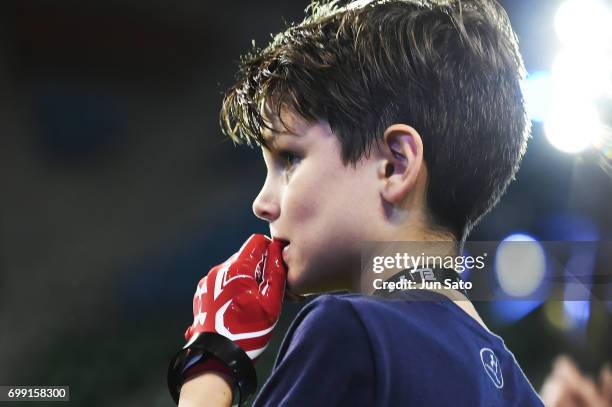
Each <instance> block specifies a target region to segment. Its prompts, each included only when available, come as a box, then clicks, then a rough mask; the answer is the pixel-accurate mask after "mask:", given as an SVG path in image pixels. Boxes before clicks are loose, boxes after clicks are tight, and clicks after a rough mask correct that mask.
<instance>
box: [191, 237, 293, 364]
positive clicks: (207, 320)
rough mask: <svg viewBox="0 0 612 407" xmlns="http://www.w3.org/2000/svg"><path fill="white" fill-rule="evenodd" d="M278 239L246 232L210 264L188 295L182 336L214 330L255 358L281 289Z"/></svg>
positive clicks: (273, 319) (275, 311)
mask: <svg viewBox="0 0 612 407" xmlns="http://www.w3.org/2000/svg"><path fill="white" fill-rule="evenodd" d="M282 249H283V243H282V242H278V241H272V240H270V239H269V238H268V237H266V236H264V235H259V234H255V235H252V236H251V237H250V238H249V239H248V240H247V241H246V242H245V243H244V244H243V245H242V247H241V248H240V250H239V251H238V252H237V253H235V254H234V255H233V256H232V257H230V258H229V259H228V260H226V261H225V262H224V263H222V264H219V265H218V266H215V267H213V268H212V269H211V270H210V271H209V273H208V275H206V276H205V277H204V278H203V279H202V280H200V282H199V283H198V288H197V290H196V292H195V295H194V297H193V324H192V325H191V326H190V327H189V328H187V331H186V332H185V339H186V340H187V341H191V340H192V339H195V337H196V336H197V335H195V334H196V333H201V332H216V333H218V334H221V335H223V336H225V337H226V338H229V339H230V340H232V341H234V342H235V343H236V344H237V345H238V346H240V347H241V348H242V349H243V350H244V351H245V352H246V354H247V355H248V356H249V357H250V358H251V360H253V362H255V361H256V360H257V358H258V357H259V355H261V353H262V352H263V351H264V350H265V349H266V347H267V346H268V342H269V341H270V337H271V336H272V330H273V329H274V326H275V325H276V323H277V322H278V318H279V315H280V312H281V306H282V302H283V296H284V292H285V279H286V274H287V272H286V270H285V266H284V263H283V259H282Z"/></svg>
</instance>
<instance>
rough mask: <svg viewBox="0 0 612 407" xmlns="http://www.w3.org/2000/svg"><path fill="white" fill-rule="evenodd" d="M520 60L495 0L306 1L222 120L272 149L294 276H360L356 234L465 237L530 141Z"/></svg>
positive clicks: (252, 61) (269, 205)
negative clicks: (303, 12)
mask: <svg viewBox="0 0 612 407" xmlns="http://www.w3.org/2000/svg"><path fill="white" fill-rule="evenodd" d="M523 72H524V68H523V63H522V59H521V56H520V54H519V52H518V47H517V43H516V38H515V35H514V33H513V31H512V29H511V27H510V24H509V21H508V17H507V16H506V14H505V12H504V11H503V9H502V8H501V7H500V6H499V5H498V4H497V3H496V2H494V1H489V0H481V1H476V0H471V1H469V0H465V1H458V0H456V1H452V0H449V1H417V0H403V1H402V0H383V1H357V2H353V3H348V4H347V5H341V4H339V3H338V2H331V3H326V4H321V3H313V4H312V5H311V6H310V8H309V15H308V16H307V18H306V19H305V20H304V21H303V22H302V23H300V24H297V25H293V26H290V27H289V28H288V29H287V30H286V31H285V32H283V33H281V34H278V35H277V36H276V37H274V39H273V40H272V42H271V43H270V44H269V45H268V46H267V47H266V48H264V49H255V50H253V52H252V53H251V54H249V55H247V56H246V57H245V58H244V59H243V60H242V63H241V69H240V73H239V77H238V82H237V83H236V84H235V85H234V86H233V87H232V88H231V89H230V90H229V91H228V93H227V95H226V98H225V100H224V103H223V108H222V111H221V124H222V128H223V130H224V132H225V133H226V134H228V135H229V136H230V137H231V138H232V139H233V140H235V141H236V142H241V141H246V142H247V143H248V144H252V143H255V144H257V145H260V146H261V147H262V148H263V153H264V159H265V161H266V165H267V167H268V175H267V178H266V182H265V184H264V187H263V188H262V190H261V192H260V194H259V196H258V197H257V198H256V200H255V202H254V204H253V209H254V212H255V214H256V215H257V216H259V217H260V218H263V219H266V220H267V221H268V222H269V223H270V229H271V233H272V234H273V235H274V236H276V237H277V238H281V239H286V240H288V241H289V243H290V244H289V246H288V249H287V252H286V262H287V265H288V267H289V274H288V285H289V287H290V288H291V289H292V290H293V291H294V292H297V293H306V292H315V291H323V290H330V289H340V288H349V289H351V288H354V287H355V281H356V278H358V276H357V275H356V273H358V272H359V269H360V265H359V262H360V255H359V242H360V241H362V240H419V239H455V240H457V241H458V242H460V243H461V242H463V241H464V240H465V238H466V237H467V235H468V233H469V231H470V230H471V228H472V227H473V226H474V225H475V224H476V223H477V222H478V221H479V220H480V218H481V217H482V216H483V215H484V214H485V213H487V212H488V211H489V210H490V209H491V208H492V207H493V206H494V205H495V204H496V203H497V201H498V200H499V198H500V196H501V195H502V194H503V192H504V191H505V189H506V187H507V186H508V184H509V183H510V181H511V180H512V179H513V178H514V174H515V173H516V171H517V169H518V166H519V163H520V160H521V158H522V156H523V154H524V151H525V148H526V142H527V138H528V134H529V121H528V119H527V117H526V113H525V109H524V103H523V98H522V94H521V89H520V81H521V79H522V78H523Z"/></svg>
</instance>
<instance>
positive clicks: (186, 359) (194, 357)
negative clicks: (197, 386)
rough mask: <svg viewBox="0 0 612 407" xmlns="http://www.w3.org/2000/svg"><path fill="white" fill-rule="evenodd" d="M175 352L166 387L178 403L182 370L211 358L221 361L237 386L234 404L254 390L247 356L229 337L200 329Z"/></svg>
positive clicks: (239, 403) (254, 380)
mask: <svg viewBox="0 0 612 407" xmlns="http://www.w3.org/2000/svg"><path fill="white" fill-rule="evenodd" d="M196 335H197V336H196V338H195V339H193V338H192V340H191V341H190V342H189V343H188V344H187V345H186V346H185V347H184V348H183V349H182V350H181V351H179V352H178V353H177V354H176V355H175V356H174V358H172V361H171V362H170V366H169V367H168V389H169V390H170V395H171V396H172V399H173V400H174V401H175V403H177V404H178V400H179V395H180V392H181V386H182V385H183V383H184V381H185V378H186V377H185V373H186V372H187V370H190V369H191V368H192V367H195V366H196V365H197V364H199V363H202V362H204V361H206V360H208V359H210V358H211V357H215V358H217V359H218V360H219V361H221V362H222V363H223V364H224V365H225V366H226V367H227V368H228V370H229V371H230V372H231V375H232V376H233V378H234V383H235V384H236V387H237V388H238V405H241V403H243V402H244V401H246V400H247V399H248V398H249V396H251V395H252V394H253V393H254V392H255V390H256V389H257V373H256V371H255V367H254V366H253V362H252V361H251V358H249V356H248V355H247V354H246V352H244V350H242V349H241V348H240V347H239V346H238V345H236V343H234V342H233V341H232V340H230V339H228V338H226V337H225V336H223V335H220V334H218V333H216V332H202V333H200V334H196Z"/></svg>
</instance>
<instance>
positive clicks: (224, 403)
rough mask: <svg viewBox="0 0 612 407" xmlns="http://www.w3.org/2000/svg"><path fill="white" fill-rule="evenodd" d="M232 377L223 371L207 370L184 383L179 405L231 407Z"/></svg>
mask: <svg viewBox="0 0 612 407" xmlns="http://www.w3.org/2000/svg"><path fill="white" fill-rule="evenodd" d="M231 380H232V379H231V378H230V377H228V376H225V375H222V374H221V373H216V372H206V373H203V374H201V375H199V376H196V377H194V378H192V379H190V380H188V381H187V382H185V384H183V387H182V388H181V396H180V397H181V398H180V400H179V407H200V406H210V407H230V406H231V405H232V398H233V397H232V385H231Z"/></svg>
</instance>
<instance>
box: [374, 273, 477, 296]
mask: <svg viewBox="0 0 612 407" xmlns="http://www.w3.org/2000/svg"><path fill="white" fill-rule="evenodd" d="M446 279H450V280H452V281H453V282H455V283H459V282H460V281H461V277H459V274H458V273H457V272H456V271H455V270H454V269H451V268H431V267H430V268H412V269H405V270H402V271H400V272H398V273H396V274H394V275H392V276H391V277H389V278H388V279H386V280H385V282H388V283H390V282H394V283H398V282H400V281H401V280H408V281H413V282H414V283H415V284H416V285H417V286H421V284H422V283H424V282H426V283H428V282H440V283H442V282H443V281H444V280H446ZM460 291H461V293H462V294H463V295H465V296H466V298H469V297H468V295H467V291H466V290H465V289H461V290H460ZM389 293H390V291H389V290H385V289H383V288H379V289H377V290H376V291H374V294H373V295H376V296H380V297H386V296H388V295H389Z"/></svg>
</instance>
